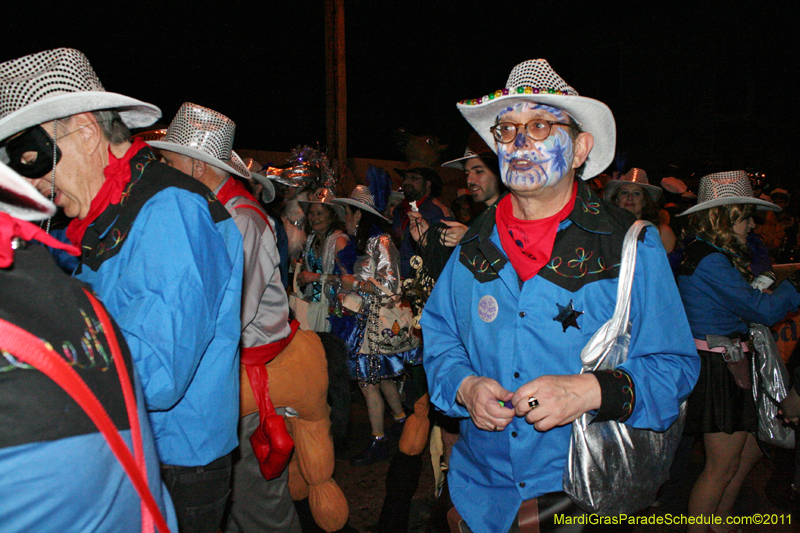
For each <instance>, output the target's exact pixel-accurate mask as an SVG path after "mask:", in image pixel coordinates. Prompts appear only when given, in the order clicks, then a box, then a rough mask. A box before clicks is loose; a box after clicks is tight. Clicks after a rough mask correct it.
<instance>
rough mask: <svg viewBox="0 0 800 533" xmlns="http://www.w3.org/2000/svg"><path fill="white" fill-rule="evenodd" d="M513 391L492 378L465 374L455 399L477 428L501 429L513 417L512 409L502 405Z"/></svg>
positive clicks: (487, 429)
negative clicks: (467, 412) (465, 409)
mask: <svg viewBox="0 0 800 533" xmlns="http://www.w3.org/2000/svg"><path fill="white" fill-rule="evenodd" d="M512 396H513V393H512V392H511V391H507V390H506V389H504V388H503V386H502V385H500V384H499V383H498V382H496V381H495V380H493V379H490V378H487V377H478V376H467V377H466V378H464V381H462V382H461V386H460V387H459V388H458V394H456V400H457V401H458V403H460V404H461V405H463V406H464V407H466V408H467V411H469V416H470V417H471V418H472V422H473V423H474V424H475V426H477V427H478V429H483V430H486V431H502V430H503V429H505V427H506V426H507V425H509V424H510V423H511V421H512V420H513V419H514V410H513V409H510V408H508V407H503V406H501V405H500V402H508V401H509V400H510V399H511V397H512Z"/></svg>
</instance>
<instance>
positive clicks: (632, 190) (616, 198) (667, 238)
mask: <svg viewBox="0 0 800 533" xmlns="http://www.w3.org/2000/svg"><path fill="white" fill-rule="evenodd" d="M660 196H661V187H656V186H655V185H650V182H649V180H648V179H647V174H646V173H645V171H644V170H642V169H640V168H632V169H630V170H629V171H628V173H627V174H625V175H624V176H622V178H620V179H618V180H611V181H609V182H608V184H606V189H605V192H604V193H603V198H605V199H606V200H608V201H609V202H611V203H612V204H614V205H616V206H617V207H621V208H622V209H626V210H628V211H630V212H631V213H633V214H634V216H636V219H637V220H647V221H648V222H651V223H652V224H653V225H654V226H655V227H656V228H658V234H659V235H660V236H661V244H663V245H664V249H665V250H666V251H667V253H670V252H671V251H672V249H673V248H675V242H676V241H677V239H676V237H675V233H674V232H673V231H672V229H671V228H670V227H669V224H665V223H664V222H662V221H661V216H660V209H659V208H658V204H657V202H658V199H659V197H660Z"/></svg>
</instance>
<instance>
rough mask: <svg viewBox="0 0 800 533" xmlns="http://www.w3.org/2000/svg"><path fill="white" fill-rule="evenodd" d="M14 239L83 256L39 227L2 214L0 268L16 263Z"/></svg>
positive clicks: (0, 221)
mask: <svg viewBox="0 0 800 533" xmlns="http://www.w3.org/2000/svg"><path fill="white" fill-rule="evenodd" d="M14 237H20V238H21V239H23V240H26V241H39V242H41V243H42V244H46V245H47V246H50V247H52V248H58V249H59V250H66V251H67V252H68V253H69V254H70V255H81V251H80V250H79V249H78V248H76V247H74V246H70V245H69V244H66V243H63V242H61V241H59V240H58V239H56V238H55V237H52V236H50V235H48V234H47V233H45V232H44V231H42V229H41V228H40V227H39V226H34V225H33V224H31V223H30V222H25V221H24V220H20V219H18V218H14V217H12V216H11V215H9V214H8V213H2V212H0V268H8V267H9V266H11V264H12V263H13V262H14V249H13V248H11V239H13V238H14Z"/></svg>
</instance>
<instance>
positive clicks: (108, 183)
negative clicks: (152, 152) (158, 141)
mask: <svg viewBox="0 0 800 533" xmlns="http://www.w3.org/2000/svg"><path fill="white" fill-rule="evenodd" d="M145 147H147V145H146V144H145V142H144V141H143V140H141V139H139V138H138V137H137V138H135V139H133V141H132V143H131V147H130V148H128V151H127V152H125V155H123V156H122V157H121V158H120V159H117V158H116V156H115V155H114V154H112V153H111V146H109V147H108V165H107V166H106V168H104V169H103V175H104V176H105V181H104V182H103V186H102V187H100V190H99V191H97V195H96V196H95V197H94V198H92V204H91V205H90V206H89V213H88V214H87V215H86V218H83V219H79V218H73V219H72V222H70V223H69V226H67V238H68V239H69V240H70V242H72V243H73V244H75V245H76V246H80V245H81V241H83V235H84V233H86V228H88V227H89V226H91V225H92V223H93V222H94V221H95V220H96V219H97V217H99V216H100V214H101V213H103V211H105V210H106V208H108V206H109V205H110V204H114V205H116V204H118V203H119V200H120V198H122V191H123V190H124V189H125V186H126V185H127V184H128V182H129V181H131V165H130V163H131V159H133V156H135V155H136V154H137V153H139V150H141V149H142V148H145Z"/></svg>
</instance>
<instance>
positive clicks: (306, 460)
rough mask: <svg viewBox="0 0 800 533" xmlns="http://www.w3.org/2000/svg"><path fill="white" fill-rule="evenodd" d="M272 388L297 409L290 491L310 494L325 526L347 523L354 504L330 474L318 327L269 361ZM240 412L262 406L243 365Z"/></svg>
mask: <svg viewBox="0 0 800 533" xmlns="http://www.w3.org/2000/svg"><path fill="white" fill-rule="evenodd" d="M266 369H267V372H268V373H269V391H270V397H271V399H272V403H273V405H274V406H275V407H276V408H279V407H285V408H289V409H291V410H293V411H295V412H296V413H297V416H296V417H295V416H287V418H286V426H287V429H288V431H289V434H290V435H291V436H292V438H293V439H294V444H295V453H294V454H293V455H292V458H291V461H290V462H289V492H290V493H291V495H292V498H293V499H295V500H302V499H304V498H306V497H307V498H308V501H309V506H310V507H311V514H312V515H313V516H314V521H315V522H316V523H317V525H319V527H321V528H322V529H324V530H325V531H329V532H330V531H336V530H339V529H341V528H342V527H344V525H345V524H346V523H347V518H348V517H349V515H350V510H349V507H348V505H347V500H346V499H345V497H344V493H342V489H340V488H339V486H338V485H337V484H336V482H335V481H334V480H333V479H332V478H331V476H333V467H334V457H333V439H332V438H331V434H330V425H331V424H330V418H329V415H330V408H329V407H328V401H327V393H328V363H327V360H326V358H325V350H324V349H323V347H322V343H321V342H320V340H319V337H318V336H317V334H316V333H314V332H312V331H303V330H298V331H297V333H296V334H295V336H294V339H292V342H291V343H290V344H289V345H288V346H287V347H286V348H285V349H284V350H283V351H282V352H281V353H280V354H278V356H277V357H275V359H273V360H272V361H270V362H269V363H267V365H266ZM241 387H242V389H241V412H240V414H241V416H245V415H247V414H249V413H253V412H255V411H257V410H258V407H257V403H256V401H255V398H253V392H252V390H251V389H250V383H249V381H248V380H247V374H246V372H244V370H243V371H242V380H241Z"/></svg>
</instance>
